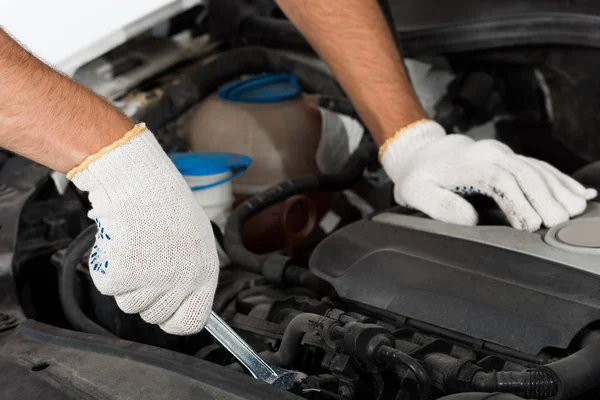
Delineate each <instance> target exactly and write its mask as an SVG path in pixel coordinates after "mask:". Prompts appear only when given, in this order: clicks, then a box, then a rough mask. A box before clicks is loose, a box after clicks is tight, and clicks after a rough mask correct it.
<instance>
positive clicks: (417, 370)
mask: <svg viewBox="0 0 600 400" xmlns="http://www.w3.org/2000/svg"><path fill="white" fill-rule="evenodd" d="M377 359H378V360H380V361H385V362H389V363H391V364H393V365H396V366H404V367H407V368H408V369H409V370H410V372H412V374H413V375H414V376H415V379H416V380H417V383H418V385H419V393H420V395H421V400H430V399H431V379H430V378H429V375H428V374H427V371H425V368H423V366H422V365H421V364H420V363H419V362H418V361H417V360H415V359H414V358H412V357H411V356H409V355H408V354H406V353H404V352H402V351H400V350H398V349H395V348H393V347H390V346H381V347H379V349H378V350H377Z"/></svg>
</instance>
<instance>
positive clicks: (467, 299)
mask: <svg viewBox="0 0 600 400" xmlns="http://www.w3.org/2000/svg"><path fill="white" fill-rule="evenodd" d="M598 217H600V206H599V205H598V204H597V203H591V204H590V207H589V209H588V211H587V212H586V214H585V215H584V216H582V217H580V218H578V219H576V220H573V221H571V222H568V223H567V224H566V227H568V228H570V229H571V230H572V229H574V228H573V227H574V224H575V225H576V224H577V223H580V222H582V221H584V222H589V221H591V220H592V219H595V218H598ZM598 221H600V219H599V220H598ZM561 228H562V227H558V228H554V229H552V230H550V231H549V232H546V231H541V232H536V233H528V232H521V231H517V230H514V229H512V228H510V227H506V226H478V227H461V226H456V225H450V224H445V223H442V222H438V221H433V220H429V219H426V218H419V217H415V216H407V215H399V214H393V213H384V214H379V215H377V216H376V217H374V218H373V219H371V220H362V221H359V222H356V223H354V224H351V225H349V226H347V227H345V228H343V229H341V230H339V231H338V232H336V233H334V234H333V235H331V236H330V237H328V238H327V239H326V240H324V241H323V242H322V243H321V244H320V245H319V246H318V247H317V249H316V250H315V251H314V253H313V255H312V257H311V260H310V268H311V270H312V272H313V273H315V274H316V275H318V276H319V277H321V278H323V279H325V280H326V281H328V282H330V283H331V284H332V285H333V286H334V288H335V289H336V290H337V292H338V294H339V295H340V297H341V298H342V299H345V300H348V301H351V302H355V303H359V304H363V305H367V306H370V307H375V308H378V309H382V310H386V311H389V312H393V313H395V314H398V315H401V316H404V317H408V318H412V319H415V320H419V321H422V322H426V323H429V324H432V325H435V326H438V327H442V328H445V329H449V330H452V331H455V332H458V333H461V334H464V335H468V336H471V337H474V338H477V339H480V340H484V341H488V342H492V343H496V344H499V345H501V346H505V347H508V348H512V349H515V350H518V351H521V352H524V353H527V354H538V353H539V352H540V351H541V350H542V349H543V348H544V347H548V346H552V347H558V348H566V347H568V345H569V343H570V342H571V341H572V340H573V338H574V337H575V335H576V334H577V333H578V332H579V331H580V330H581V329H583V328H584V327H586V326H587V325H589V324H590V323H592V322H594V321H597V320H600V249H594V248H589V247H586V248H581V249H579V248H577V247H576V246H570V245H567V244H565V243H560V237H561V236H560V230H561ZM557 232H558V234H557ZM550 236H552V237H550ZM557 243H558V244H557Z"/></svg>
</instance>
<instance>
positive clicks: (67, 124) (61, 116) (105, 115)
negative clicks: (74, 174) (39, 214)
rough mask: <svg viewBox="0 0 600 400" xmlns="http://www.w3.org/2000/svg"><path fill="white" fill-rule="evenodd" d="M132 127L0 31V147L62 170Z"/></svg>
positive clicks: (87, 92) (111, 109)
mask: <svg viewBox="0 0 600 400" xmlns="http://www.w3.org/2000/svg"><path fill="white" fill-rule="evenodd" d="M131 127H132V123H131V121H129V119H128V118H127V117H126V116H124V115H123V114H122V113H121V112H120V111H118V110H117V109H115V108H114V107H113V106H111V105H110V104H109V103H107V102H106V101H104V100H103V99H101V98H100V97H98V96H96V95H94V94H93V93H92V92H90V91H89V90H87V89H85V88H84V87H82V86H81V85H79V84H77V83H75V82H73V81H71V80H70V79H69V78H67V77H65V76H63V75H61V74H59V73H58V72H56V71H54V70H53V69H52V68H50V67H48V66H47V65H45V64H44V63H42V62H41V61H39V60H38V59H36V58H35V57H34V56H32V55H31V54H29V53H28V52H27V51H26V50H24V49H23V48H22V47H21V46H19V45H18V44H17V43H16V42H15V41H14V40H12V38H10V37H9V36H8V35H7V34H6V33H5V32H4V31H2V30H1V29H0V147H3V148H6V149H8V150H11V151H13V152H15V153H18V154H20V155H23V156H25V157H27V158H30V159H32V160H35V161H37V162H39V163H41V164H44V165H46V166H48V167H50V168H52V169H55V170H57V171H61V172H67V171H68V170H70V169H71V168H72V167H74V166H75V165H77V164H79V163H80V162H81V161H82V160H83V159H85V157H86V156H88V155H90V154H92V153H95V152H96V151H98V150H99V149H101V148H102V147H104V146H107V145H109V144H110V143H112V142H114V141H115V140H117V139H118V138H120V137H121V136H123V134H124V133H126V132H127V131H128V130H129V129H131Z"/></svg>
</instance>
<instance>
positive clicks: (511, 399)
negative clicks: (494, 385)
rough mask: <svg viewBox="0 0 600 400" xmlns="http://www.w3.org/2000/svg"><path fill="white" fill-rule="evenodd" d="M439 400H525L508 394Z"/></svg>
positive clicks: (447, 397)
mask: <svg viewBox="0 0 600 400" xmlns="http://www.w3.org/2000/svg"><path fill="white" fill-rule="evenodd" d="M439 400H523V398H522V397H517V396H515V395H514V394H508V393H458V394H452V395H450V396H445V397H442V398H440V399H439Z"/></svg>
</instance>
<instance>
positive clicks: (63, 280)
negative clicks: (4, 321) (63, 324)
mask: <svg viewBox="0 0 600 400" xmlns="http://www.w3.org/2000/svg"><path fill="white" fill-rule="evenodd" d="M97 229H98V228H97V227H96V225H90V226H88V227H87V228H85V229H84V230H83V231H82V232H81V233H80V234H79V235H78V236H77V237H76V238H75V239H74V240H73V241H72V242H71V244H70V245H69V247H68V248H67V251H66V253H65V256H64V258H63V262H62V270H61V272H60V280H59V282H58V290H59V295H60V303H61V305H62V308H63V311H64V313H65V317H66V318H67V321H69V323H70V324H71V325H72V326H73V328H75V329H77V330H79V331H82V332H87V333H93V334H96V335H102V336H110V337H114V336H115V335H113V334H112V333H111V332H109V331H107V330H106V329H104V328H103V327H101V326H100V325H98V324H96V323H95V322H94V321H92V320H91V319H89V318H88V317H87V316H86V315H85V314H84V312H83V311H82V310H81V308H80V307H79V303H78V302H77V297H76V296H75V278H76V277H77V266H78V265H79V262H80V261H81V258H82V257H83V255H84V254H85V252H86V251H88V250H89V249H90V247H92V245H93V244H94V241H95V239H96V232H97Z"/></svg>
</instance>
